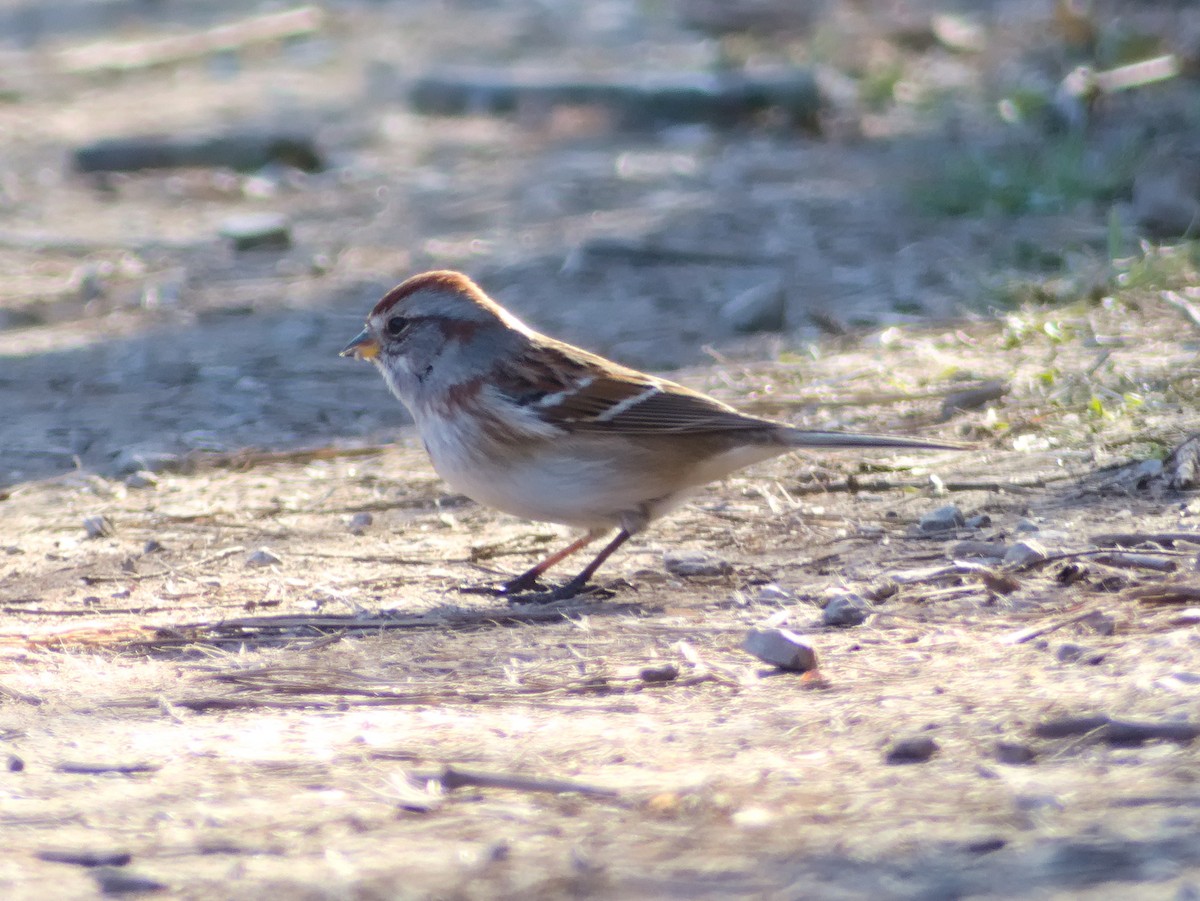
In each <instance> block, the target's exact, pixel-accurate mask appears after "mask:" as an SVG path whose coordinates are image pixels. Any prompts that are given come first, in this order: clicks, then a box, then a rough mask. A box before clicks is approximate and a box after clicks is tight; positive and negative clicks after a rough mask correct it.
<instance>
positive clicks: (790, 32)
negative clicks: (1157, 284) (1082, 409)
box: [0, 0, 1200, 484]
mask: <svg viewBox="0 0 1200 901" xmlns="http://www.w3.org/2000/svg"><path fill="white" fill-rule="evenodd" d="M1198 74H1200V13H1198V12H1197V9H1196V7H1195V4H1194V2H1190V0H1092V2H1087V0H1057V2H1056V0H976V2H965V0H964V2H957V3H956V2H950V0H824V2H819V0H813V2H805V0H792V2H786V0H728V2H718V0H540V2H539V0H510V2H503V3H494V2H480V0H453V2H451V0H447V2H434V0H407V2H365V0H364V2H339V3H325V4H311V5H287V4H282V3H263V4H258V5H252V4H246V3H232V2H218V0H213V2H199V0H188V2H183V0H87V2H84V0H52V2H31V0H0V389H2V390H0V484H13V483H16V482H20V481H23V480H28V479H33V478H40V477H45V476H52V475H54V474H56V473H61V472H65V471H69V470H71V469H74V468H75V467H77V466H80V465H82V466H84V467H86V468H90V469H95V470H97V471H99V472H102V473H104V474H107V475H124V474H128V473H134V472H139V471H153V470H155V469H160V468H169V467H172V466H177V465H179V463H180V461H181V460H184V459H186V458H187V456H188V455H189V454H196V453H229V452H233V451H236V450H237V449H239V448H246V447H258V448H268V449H270V448H294V447H310V446H319V445H323V444H339V445H345V444H347V443H349V444H353V443H355V442H364V443H365V442H374V441H381V440H387V439H388V438H390V437H394V436H395V435H397V434H398V433H399V429H400V428H401V427H402V425H403V423H404V422H405V416H404V413H403V411H402V409H401V408H400V407H399V405H398V404H396V403H395V402H394V401H392V400H391V399H390V398H389V397H388V396H387V395H386V393H385V391H384V388H383V385H382V382H381V380H379V379H378V377H377V375H376V374H375V373H374V372H373V371H371V369H370V368H369V367H364V366H356V365H354V364H353V363H352V362H350V361H345V360H340V359H338V357H337V352H338V350H339V349H340V348H341V347H342V346H343V345H344V343H345V342H346V341H347V340H348V339H349V338H350V337H352V336H353V335H354V334H355V332H356V331H357V329H358V328H359V326H360V323H361V320H362V318H363V316H364V315H365V313H366V312H367V311H368V310H369V309H370V307H371V306H372V304H373V303H374V302H375V300H376V299H378V297H379V296H380V295H381V294H382V292H383V291H384V290H386V289H387V288H388V287H390V286H391V285H392V284H394V283H396V282H397V281H399V280H401V279H402V278H404V277H406V276H407V275H410V274H412V273H414V272H417V271H420V270H423V269H427V268H434V267H451V268H457V269H462V270H463V271H465V272H467V273H469V274H470V275H472V276H473V277H474V278H476V279H477V280H478V281H480V282H481V284H483V286H484V287H485V289H487V290H488V291H490V292H491V293H493V294H494V295H495V296H496V297H497V298H499V299H500V300H502V301H503V302H504V303H505V304H507V305H509V306H511V307H512V308H513V309H514V310H516V311H517V312H518V313H519V314H521V315H522V316H523V317H524V318H526V319H527V320H528V321H530V322H531V324H533V325H535V326H536V327H538V328H540V329H542V330H544V331H547V332H549V333H551V334H554V335H557V336H561V337H564V338H566V339H568V340H572V341H576V342H578V343H582V344H584V345H586V346H588V347H590V348H593V349H596V350H598V351H601V352H604V353H607V354H610V355H613V356H615V357H617V358H618V359H620V360H622V361H623V362H627V363H629V364H632V365H635V366H640V367H647V368H651V369H655V370H660V371H665V370H672V369H675V368H678V367H685V366H692V365H698V364H703V363H705V362H706V361H711V359H712V358H713V357H714V356H717V357H719V358H721V359H753V360H767V359H787V360H795V359H803V357H804V355H805V354H809V353H816V352H819V351H818V350H816V348H819V347H820V345H821V343H822V342H829V341H841V340H845V339H847V337H854V336H858V335H862V334H870V333H872V332H875V331H878V330H881V329H885V328H887V327H889V326H893V325H896V324H903V323H909V322H921V321H928V320H956V319H963V318H972V317H988V316H994V315H997V314H998V313H1000V314H1002V313H1003V312H1004V311H1005V310H1009V309H1013V308H1014V307H1018V306H1020V305H1022V304H1030V303H1036V304H1048V303H1059V302H1069V301H1074V300H1078V299H1080V298H1085V297H1092V296H1095V297H1100V296H1102V295H1103V294H1104V293H1105V291H1106V289H1107V287H1108V286H1109V285H1110V284H1111V283H1112V281H1113V280H1114V279H1117V278H1119V277H1121V275H1122V270H1121V265H1120V261H1121V260H1125V259H1127V258H1129V257H1130V255H1131V254H1135V253H1137V252H1138V249H1139V247H1141V246H1142V244H1143V242H1168V243H1177V242H1180V241H1185V240H1186V239H1188V238H1190V237H1191V236H1193V235H1194V234H1195V233H1196V231H1197V229H1198V228H1200V90H1198V89H1197V88H1198V85H1197V80H1196V79H1197V75H1198ZM1184 246H1185V247H1186V248H1188V250H1187V251H1186V252H1187V253H1193V252H1194V250H1193V249H1192V245H1187V244H1185V245H1184Z"/></svg>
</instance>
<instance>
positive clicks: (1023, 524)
mask: <svg viewBox="0 0 1200 901" xmlns="http://www.w3.org/2000/svg"><path fill="white" fill-rule="evenodd" d="M1041 530H1042V527H1041V526H1039V525H1038V524H1037V523H1036V522H1034V521H1033V520H1032V519H1022V520H1021V521H1020V522H1019V523H1017V531H1018V532H1040V531H1041Z"/></svg>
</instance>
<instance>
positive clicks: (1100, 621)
mask: <svg viewBox="0 0 1200 901" xmlns="http://www.w3.org/2000/svg"><path fill="white" fill-rule="evenodd" d="M1079 622H1080V625H1084V626H1087V627H1088V628H1089V629H1091V630H1092V631H1093V632H1095V633H1096V634H1097V635H1112V634H1113V633H1114V632H1116V631H1117V621H1116V620H1115V619H1113V617H1111V616H1109V615H1108V614H1107V613H1101V612H1100V611H1099V610H1097V611H1095V612H1093V613H1089V614H1088V615H1087V616H1086V617H1084V618H1083V619H1081V620H1080V621H1079Z"/></svg>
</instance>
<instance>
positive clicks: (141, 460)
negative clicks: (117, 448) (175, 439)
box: [112, 448, 183, 475]
mask: <svg viewBox="0 0 1200 901" xmlns="http://www.w3.org/2000/svg"><path fill="white" fill-rule="evenodd" d="M182 462H183V461H182V459H181V458H180V456H179V455H178V454H169V453H166V452H164V451H146V450H138V449H137V448H126V449H125V450H123V451H121V452H120V453H119V454H117V456H116V458H115V459H114V460H113V465H112V468H113V470H114V471H115V472H116V473H117V474H118V475H131V474H133V473H136V472H142V471H145V472H162V471H164V470H168V469H179V468H180V467H181V464H182Z"/></svg>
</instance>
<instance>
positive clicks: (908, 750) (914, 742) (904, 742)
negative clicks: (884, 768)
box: [884, 735, 938, 764]
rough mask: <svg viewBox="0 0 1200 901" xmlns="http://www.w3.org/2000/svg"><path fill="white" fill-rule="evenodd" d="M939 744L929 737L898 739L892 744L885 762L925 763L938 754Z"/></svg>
mask: <svg viewBox="0 0 1200 901" xmlns="http://www.w3.org/2000/svg"><path fill="white" fill-rule="evenodd" d="M937 750H938V744H937V742H936V741H934V740H933V739H932V738H930V737H929V736H927V735H915V736H913V737H911V738H898V739H896V740H895V741H894V742H892V745H891V747H889V748H888V750H887V755H886V756H885V757H884V760H885V761H886V762H887V763H890V764H900V763H924V762H925V761H927V760H929V758H931V757H932V756H933V755H934V754H936V753H937Z"/></svg>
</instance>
